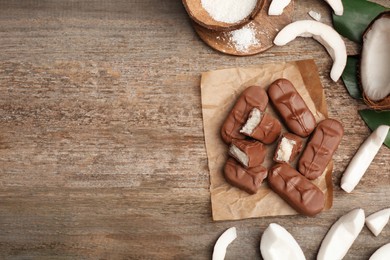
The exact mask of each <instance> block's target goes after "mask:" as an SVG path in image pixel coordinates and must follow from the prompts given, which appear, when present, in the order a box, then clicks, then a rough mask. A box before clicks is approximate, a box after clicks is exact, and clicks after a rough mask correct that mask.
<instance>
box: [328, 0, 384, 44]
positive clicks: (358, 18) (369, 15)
mask: <svg viewBox="0 0 390 260" xmlns="http://www.w3.org/2000/svg"><path fill="white" fill-rule="evenodd" d="M342 2H343V5H344V13H343V15H342V16H338V15H335V14H333V26H334V28H335V29H336V31H338V32H339V33H340V34H341V35H343V36H344V37H346V38H348V39H350V40H352V41H354V42H357V43H361V41H362V34H363V33H364V31H365V30H366V28H367V26H368V25H369V24H370V23H371V21H372V20H374V18H375V17H376V16H378V15H379V14H380V13H382V12H384V11H386V10H389V8H386V7H384V6H381V5H379V4H376V3H372V2H368V1H366V0H342Z"/></svg>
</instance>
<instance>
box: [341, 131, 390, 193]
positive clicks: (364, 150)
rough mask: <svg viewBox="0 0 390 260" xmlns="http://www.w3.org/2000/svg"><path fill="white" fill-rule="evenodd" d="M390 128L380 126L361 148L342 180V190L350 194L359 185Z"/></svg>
mask: <svg viewBox="0 0 390 260" xmlns="http://www.w3.org/2000/svg"><path fill="white" fill-rule="evenodd" d="M389 129H390V127H389V126H386V125H381V126H379V127H378V128H377V129H376V130H375V131H374V132H372V134H371V135H370V136H369V137H367V139H366V140H365V141H364V143H363V144H362V145H361V146H360V147H359V150H358V151H357V152H356V154H355V155H354V157H353V158H352V160H351V162H350V163H349V165H348V166H347V169H346V170H345V172H344V174H343V177H342V178H341V188H342V189H343V190H345V191H346V192H348V193H350V192H351V191H353V189H354V188H355V187H356V185H357V184H358V183H359V181H360V179H361V178H362V177H363V175H364V173H365V172H366V170H367V169H368V167H369V166H370V164H371V162H372V160H373V159H374V157H375V155H376V154H377V153H378V151H379V149H380V147H381V146H382V144H383V142H384V140H385V138H386V136H387V133H388V132H389Z"/></svg>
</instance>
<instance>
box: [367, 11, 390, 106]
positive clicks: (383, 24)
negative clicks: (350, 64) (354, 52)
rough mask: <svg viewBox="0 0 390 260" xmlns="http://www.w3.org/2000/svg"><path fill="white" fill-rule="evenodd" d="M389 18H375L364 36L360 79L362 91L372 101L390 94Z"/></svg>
mask: <svg viewBox="0 0 390 260" xmlns="http://www.w3.org/2000/svg"><path fill="white" fill-rule="evenodd" d="M389 43H390V19H389V18H384V19H379V20H377V21H376V22H375V23H374V24H373V26H372V28H371V30H370V31H368V32H367V34H366V36H365V37H364V44H363V51H362V62H361V80H362V86H363V89H364V92H365V93H366V95H367V96H368V97H369V98H370V99H371V100H374V101H377V100H381V99H383V98H385V97H386V96H387V95H389V94H390V73H389V67H390V44H389Z"/></svg>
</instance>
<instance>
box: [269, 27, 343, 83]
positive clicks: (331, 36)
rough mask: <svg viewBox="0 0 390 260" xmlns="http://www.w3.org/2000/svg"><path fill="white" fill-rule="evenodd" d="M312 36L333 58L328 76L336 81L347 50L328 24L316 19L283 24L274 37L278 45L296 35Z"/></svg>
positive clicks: (341, 69)
mask: <svg viewBox="0 0 390 260" xmlns="http://www.w3.org/2000/svg"><path fill="white" fill-rule="evenodd" d="M298 36H300V37H312V38H313V39H315V40H317V41H318V42H319V43H321V44H322V45H323V46H324V47H325V49H326V50H327V52H328V53H329V55H330V56H331V57H332V59H333V65H332V69H331V71H330V77H331V79H332V80H333V81H337V80H338V79H339V78H340V77H341V74H342V73H343V71H344V68H345V65H346V64H347V50H346V47H345V43H344V41H343V39H342V38H341V36H340V35H339V34H338V33H337V32H336V31H335V30H334V29H333V28H332V27H330V26H329V25H326V24H323V23H321V22H318V21H312V20H302V21H296V22H293V23H290V24H288V25H287V26H285V27H284V28H283V29H282V30H281V31H280V32H279V33H278V34H277V35H276V37H275V39H274V43H275V45H278V46H283V45H286V44H287V43H289V42H291V41H292V40H294V39H295V38H296V37H298Z"/></svg>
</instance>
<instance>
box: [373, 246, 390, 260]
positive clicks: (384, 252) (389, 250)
mask: <svg viewBox="0 0 390 260" xmlns="http://www.w3.org/2000/svg"><path fill="white" fill-rule="evenodd" d="M389 255H390V243H388V244H386V245H384V246H381V247H380V248H379V249H377V250H376V251H375V252H374V254H372V256H371V257H370V259H369V260H385V259H389Z"/></svg>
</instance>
